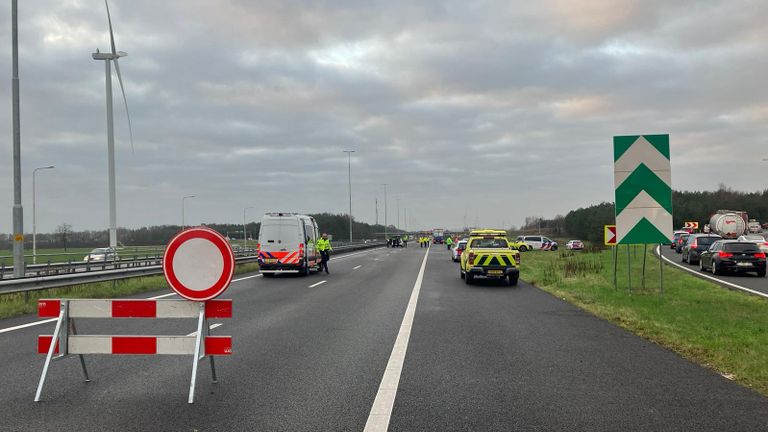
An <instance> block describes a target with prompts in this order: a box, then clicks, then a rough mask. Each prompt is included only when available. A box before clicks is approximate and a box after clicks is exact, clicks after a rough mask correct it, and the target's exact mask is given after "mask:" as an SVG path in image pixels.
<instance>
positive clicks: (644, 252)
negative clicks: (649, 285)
mask: <svg viewBox="0 0 768 432" xmlns="http://www.w3.org/2000/svg"><path fill="white" fill-rule="evenodd" d="M647 247H648V245H647V244H645V243H643V274H642V276H641V278H640V284H641V286H642V288H643V291H645V258H646V257H647V256H648V250H647Z"/></svg>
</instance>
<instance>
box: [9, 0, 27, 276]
mask: <svg viewBox="0 0 768 432" xmlns="http://www.w3.org/2000/svg"><path fill="white" fill-rule="evenodd" d="M17 3H18V2H17V0H11V51H12V54H11V57H12V58H13V60H12V62H13V67H12V69H13V74H12V76H11V87H12V90H11V91H12V96H11V100H12V102H11V104H12V105H13V120H12V121H13V276H14V277H23V276H24V274H25V273H26V269H25V263H24V208H23V207H22V206H21V129H20V124H21V122H20V121H19V19H18V4H17Z"/></svg>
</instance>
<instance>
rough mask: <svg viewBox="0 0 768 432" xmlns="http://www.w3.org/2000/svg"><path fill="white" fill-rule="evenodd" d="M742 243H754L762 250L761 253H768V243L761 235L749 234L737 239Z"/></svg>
mask: <svg viewBox="0 0 768 432" xmlns="http://www.w3.org/2000/svg"><path fill="white" fill-rule="evenodd" d="M737 240H738V241H740V242H752V243H755V244H757V247H758V248H760V250H761V251H763V252H764V253H768V241H766V240H765V237H763V236H761V235H760V234H747V235H743V236H741V237H739V238H738V239H737Z"/></svg>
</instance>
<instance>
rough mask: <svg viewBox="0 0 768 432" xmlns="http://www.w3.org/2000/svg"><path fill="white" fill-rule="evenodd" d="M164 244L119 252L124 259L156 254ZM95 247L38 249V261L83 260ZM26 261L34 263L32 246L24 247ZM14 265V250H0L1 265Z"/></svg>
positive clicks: (40, 262) (122, 249) (128, 248)
mask: <svg viewBox="0 0 768 432" xmlns="http://www.w3.org/2000/svg"><path fill="white" fill-rule="evenodd" d="M164 248H165V247H164V246H130V247H126V248H119V249H118V251H117V254H118V255H119V256H120V258H122V259H133V257H134V256H136V257H143V256H146V255H147V254H149V255H155V254H158V253H162V252H163V249H164ZM93 249H94V248H90V247H89V248H67V250H66V251H65V250H64V249H63V248H61V249H42V248H38V249H37V263H38V264H46V263H48V262H49V261H50V262H52V263H60V262H67V261H69V260H72V262H75V261H82V260H83V257H85V255H87V254H88V252H90V251H92V250H93ZM24 256H25V262H26V263H27V264H32V248H25V249H24ZM3 264H5V265H6V266H13V251H12V250H8V249H3V250H0V265H3Z"/></svg>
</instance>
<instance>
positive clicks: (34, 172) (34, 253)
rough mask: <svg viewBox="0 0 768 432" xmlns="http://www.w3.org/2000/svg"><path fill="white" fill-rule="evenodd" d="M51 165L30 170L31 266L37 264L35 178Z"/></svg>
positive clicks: (51, 166) (51, 167)
mask: <svg viewBox="0 0 768 432" xmlns="http://www.w3.org/2000/svg"><path fill="white" fill-rule="evenodd" d="M53 168H55V167H54V166H53V165H48V166H44V167H37V168H35V169H33V170H32V264H37V210H36V204H35V193H36V190H37V187H36V182H35V176H36V175H37V172H38V171H39V170H46V169H53Z"/></svg>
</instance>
